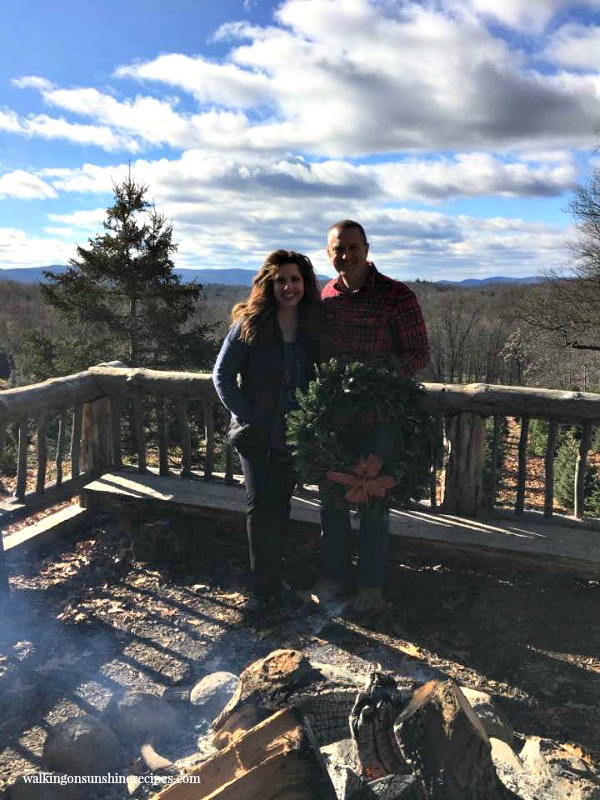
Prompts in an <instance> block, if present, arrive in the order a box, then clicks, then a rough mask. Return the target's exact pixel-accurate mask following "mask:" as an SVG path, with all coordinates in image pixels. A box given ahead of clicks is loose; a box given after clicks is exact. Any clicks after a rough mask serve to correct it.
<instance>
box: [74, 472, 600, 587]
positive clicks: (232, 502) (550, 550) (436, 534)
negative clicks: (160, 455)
mask: <svg viewBox="0 0 600 800" xmlns="http://www.w3.org/2000/svg"><path fill="white" fill-rule="evenodd" d="M195 477H196V480H181V479H180V478H176V477H164V478H160V477H159V476H158V475H156V474H155V473H153V472H148V473H147V474H145V475H139V474H138V473H136V472H135V471H134V470H131V471H127V470H123V471H122V472H119V473H108V474H106V475H103V476H102V477H101V478H99V479H97V480H95V481H93V482H92V483H90V484H88V485H87V486H86V487H85V489H84V491H83V496H84V497H87V498H93V497H94V496H96V497H97V498H98V503H99V504H100V505H101V506H102V507H105V506H107V505H108V504H110V503H111V498H112V502H113V503H119V502H129V503H134V504H136V505H139V504H140V503H146V504H148V506H149V507H150V508H152V507H154V506H160V505H162V504H165V503H173V504H175V505H176V506H178V507H180V508H181V509H182V510H190V511H192V510H194V509H197V510H202V509H205V510H209V511H220V512H223V513H232V514H239V515H245V514H246V511H247V504H246V495H245V490H244V487H243V484H242V482H241V478H240V477H239V476H238V479H237V482H236V484H235V485H228V484H227V483H226V482H225V480H224V474H222V473H221V474H219V475H218V476H215V477H214V478H213V480H212V481H203V480H202V478H201V476H199V475H197V474H195ZM215 478H218V479H215ZM84 502H87V500H84ZM291 518H292V520H294V521H297V522H303V523H308V524H311V525H314V526H315V529H316V528H317V527H318V526H320V506H319V501H318V495H317V493H316V491H312V490H303V491H302V492H300V493H296V494H295V495H294V497H293V499H292V512H291ZM590 531H592V533H590ZM599 531H600V528H599V527H598V526H597V525H595V524H594V521H593V520H584V521H580V520H577V519H575V518H574V517H563V516H559V515H555V516H554V517H553V519H552V520H544V518H543V515H542V514H541V513H539V514H538V513H534V512H525V514H524V515H523V516H522V517H520V518H519V519H518V521H517V520H516V519H515V516H514V512H506V513H502V512H499V511H495V512H494V514H493V516H492V515H490V516H489V517H486V518H485V519H479V520H473V519H466V518H463V517H460V516H456V515H450V514H444V513H439V512H432V511H431V509H429V508H428V507H427V506H418V507H415V508H411V509H392V510H391V512H390V534H391V539H390V551H391V550H392V549H393V546H394V542H398V546H399V548H400V549H401V548H402V547H404V546H405V544H406V545H410V546H411V547H413V548H418V549H419V550H420V551H421V553H425V554H427V553H433V554H435V553H436V552H438V550H440V549H442V548H443V549H444V551H446V552H447V553H448V554H451V553H455V554H458V556H461V555H467V556H469V557H472V558H473V559H475V560H477V559H478V558H480V557H482V556H489V557H490V558H493V559H498V560H499V561H501V560H502V559H503V558H506V559H517V560H518V559H519V558H520V557H527V560H528V562H529V561H531V560H533V559H535V563H536V564H537V566H538V568H540V569H542V568H544V569H545V568H552V567H553V565H554V566H555V567H556V569H558V570H562V569H567V570H569V571H572V572H575V573H577V574H581V575H588V574H589V575H597V574H600V532H599Z"/></svg>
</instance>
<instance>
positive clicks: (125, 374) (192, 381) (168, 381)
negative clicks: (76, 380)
mask: <svg viewBox="0 0 600 800" xmlns="http://www.w3.org/2000/svg"><path fill="white" fill-rule="evenodd" d="M89 372H90V374H91V375H93V376H94V377H95V378H96V379H97V381H98V383H99V385H100V386H101V387H102V389H103V391H104V392H105V393H106V394H110V393H111V392H118V393H121V392H127V391H131V390H133V391H136V392H140V393H141V394H151V395H153V396H155V397H156V396H158V395H162V396H164V397H187V398H196V399H202V400H205V401H210V402H212V401H216V400H218V397H217V393H216V390H215V387H214V384H213V382H212V375H211V374H210V373H208V372H174V371H169V370H164V371H163V370H157V369H123V368H119V367H108V366H102V365H100V366H97V367H90V369H89Z"/></svg>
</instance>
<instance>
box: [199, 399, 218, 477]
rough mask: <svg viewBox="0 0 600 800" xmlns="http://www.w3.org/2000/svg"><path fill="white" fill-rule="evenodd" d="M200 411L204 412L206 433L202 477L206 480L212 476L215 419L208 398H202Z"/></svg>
mask: <svg viewBox="0 0 600 800" xmlns="http://www.w3.org/2000/svg"><path fill="white" fill-rule="evenodd" d="M202 411H203V413H204V431H205V435H206V458H205V460H204V478H205V480H207V481H208V480H210V479H211V478H212V474H213V470H214V467H215V420H214V415H213V404H212V403H211V402H210V401H209V400H203V401H202Z"/></svg>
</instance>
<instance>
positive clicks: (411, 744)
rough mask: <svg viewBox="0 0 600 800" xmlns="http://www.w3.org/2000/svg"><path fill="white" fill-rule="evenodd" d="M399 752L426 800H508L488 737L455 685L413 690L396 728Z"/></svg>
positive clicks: (431, 685)
mask: <svg viewBox="0 0 600 800" xmlns="http://www.w3.org/2000/svg"><path fill="white" fill-rule="evenodd" d="M394 733H395V736H396V740H397V742H398V746H399V749H400V751H401V753H402V755H403V756H404V758H405V759H406V761H407V762H408V764H409V765H410V767H411V769H412V772H413V773H414V774H415V775H416V776H417V778H418V779H419V781H420V782H421V783H422V785H423V788H424V793H425V797H427V798H428V800H507V798H509V797H514V795H512V793H510V792H509V791H508V790H507V789H506V788H505V787H504V786H503V784H502V783H501V781H500V779H499V778H498V776H497V774H496V771H495V769H494V765H493V762H492V758H491V745H490V740H489V738H488V735H487V734H486V732H485V730H484V729H483V726H482V724H481V722H480V721H479V719H478V718H477V716H476V714H475V712H474V711H473V709H472V708H471V706H470V704H469V702H468V701H467V699H466V698H465V696H464V695H463V693H462V692H461V690H460V689H459V688H458V686H457V685H456V684H455V683H454V681H451V680H448V681H443V682H439V681H430V682H429V683H426V684H425V685H424V686H422V687H421V688H420V689H417V690H416V691H415V692H414V694H413V696H412V698H411V700H410V702H409V704H408V706H407V707H406V709H405V710H404V711H403V712H402V713H401V714H400V716H399V717H398V719H397V720H396V723H395V725H394Z"/></svg>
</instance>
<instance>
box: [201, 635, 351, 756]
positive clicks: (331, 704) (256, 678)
mask: <svg viewBox="0 0 600 800" xmlns="http://www.w3.org/2000/svg"><path fill="white" fill-rule="evenodd" d="M331 686H332V682H331V680H327V679H326V678H325V676H324V675H323V674H322V673H321V672H320V671H319V670H318V669H316V668H315V667H313V666H312V665H311V663H310V661H309V660H308V659H307V657H306V656H305V655H303V654H302V653H300V652H299V651H297V650H274V651H273V652H272V653H269V655H268V656H266V657H265V658H262V659H260V660H259V661H255V662H254V663H253V664H250V666H248V667H246V669H245V670H244V671H243V672H242V674H241V675H240V682H239V684H238V687H237V690H236V692H235V694H234V695H233V697H232V698H231V700H230V701H229V703H228V704H227V705H226V706H225V708H224V709H223V711H222V712H221V714H220V715H219V716H218V717H217V719H216V720H215V721H214V722H213V731H214V736H213V744H214V746H215V747H216V748H218V749H221V748H222V747H225V746H226V745H228V744H230V742H232V741H234V740H235V738H236V737H238V736H240V735H241V734H242V733H244V731H247V730H250V728H252V727H253V726H254V725H256V724H258V723H259V722H260V721H261V720H263V719H266V718H267V717H269V716H271V714H273V713H274V712H275V711H279V710H280V709H282V708H286V707H287V708H290V707H292V706H293V707H295V708H297V709H298V710H299V711H300V712H301V713H302V714H304V715H305V716H306V717H307V719H308V721H309V722H310V724H311V728H312V730H313V734H314V735H315V738H316V740H317V742H318V743H319V745H324V744H329V743H330V742H334V741H336V740H338V739H343V738H345V737H347V736H348V733H349V730H348V714H349V713H350V710H351V708H352V705H353V703H354V698H355V696H356V688H348V687H346V688H344V687H342V688H339V689H335V688H334V689H332V688H331Z"/></svg>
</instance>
